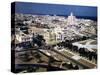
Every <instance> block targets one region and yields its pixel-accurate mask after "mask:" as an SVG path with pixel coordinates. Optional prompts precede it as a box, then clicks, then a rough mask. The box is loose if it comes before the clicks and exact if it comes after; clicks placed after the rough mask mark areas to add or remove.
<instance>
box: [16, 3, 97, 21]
mask: <svg viewBox="0 0 100 75" xmlns="http://www.w3.org/2000/svg"><path fill="white" fill-rule="evenodd" d="M15 10H16V11H15V13H23V14H37V15H58V16H65V17H67V16H68V15H70V13H71V12H73V13H74V14H75V16H76V17H77V18H87V19H92V20H97V7H96V6H94V7H90V6H77V5H61V4H60V5H58V4H45V3H25V2H16V6H15ZM85 13H86V14H85Z"/></svg>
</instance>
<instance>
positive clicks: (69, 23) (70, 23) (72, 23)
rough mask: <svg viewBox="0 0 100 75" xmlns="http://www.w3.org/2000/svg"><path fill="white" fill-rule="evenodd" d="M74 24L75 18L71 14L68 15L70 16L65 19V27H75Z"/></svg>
mask: <svg viewBox="0 0 100 75" xmlns="http://www.w3.org/2000/svg"><path fill="white" fill-rule="evenodd" d="M75 24H76V17H75V16H74V15H73V13H72V12H71V13H70V16H68V18H67V25H75Z"/></svg>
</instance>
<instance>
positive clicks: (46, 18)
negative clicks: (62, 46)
mask: <svg viewBox="0 0 100 75" xmlns="http://www.w3.org/2000/svg"><path fill="white" fill-rule="evenodd" d="M20 16H21V17H20ZM15 18H16V25H17V27H18V28H19V29H20V27H22V26H26V27H27V28H28V29H27V32H28V34H26V33H24V32H23V31H22V30H21V29H20V30H18V31H17V32H18V33H17V34H15V36H16V39H17V40H18V41H19V42H24V41H32V34H33V33H34V34H35V35H36V34H40V35H43V36H44V39H45V40H46V43H47V44H49V43H51V42H53V43H54V42H60V41H63V40H65V39H68V40H73V39H75V38H78V37H82V36H89V37H90V36H92V35H96V34H97V23H96V21H93V20H89V19H78V18H76V17H75V16H74V15H73V13H72V12H71V13H70V15H69V16H68V17H67V18H66V17H63V16H56V15H54V16H50V15H27V14H16V15H15ZM17 22H19V23H20V25H22V26H20V25H19V24H18V23H17ZM21 22H22V23H21ZM16 29H17V28H16Z"/></svg>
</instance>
